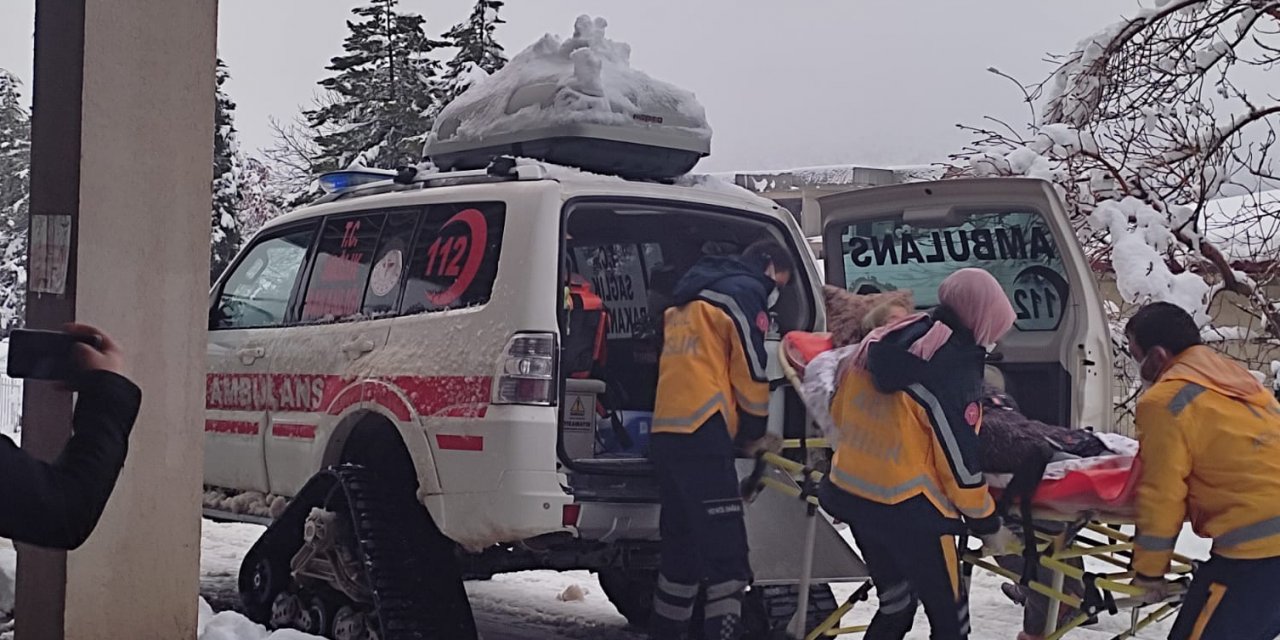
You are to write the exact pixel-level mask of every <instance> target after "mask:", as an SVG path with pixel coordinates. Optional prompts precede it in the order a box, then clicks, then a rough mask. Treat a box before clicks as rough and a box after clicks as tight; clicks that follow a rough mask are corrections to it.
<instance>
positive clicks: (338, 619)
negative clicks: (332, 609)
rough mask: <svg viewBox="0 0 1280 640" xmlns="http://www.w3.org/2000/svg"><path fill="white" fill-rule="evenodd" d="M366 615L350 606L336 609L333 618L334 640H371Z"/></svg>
mask: <svg viewBox="0 0 1280 640" xmlns="http://www.w3.org/2000/svg"><path fill="white" fill-rule="evenodd" d="M370 634H371V631H370V629H369V621H368V619H367V617H366V614H365V613H364V612H362V611H357V610H356V609H355V608H353V607H351V606H344V607H342V608H341V609H338V613H336V614H334V617H333V638H334V640H371V635H370Z"/></svg>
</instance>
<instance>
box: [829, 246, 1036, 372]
mask: <svg viewBox="0 0 1280 640" xmlns="http://www.w3.org/2000/svg"><path fill="white" fill-rule="evenodd" d="M938 302H939V303H940V304H942V305H943V306H945V307H947V308H949V309H951V311H952V312H953V313H955V315H956V318H957V319H959V320H960V324H963V325H964V326H965V327H967V328H968V329H969V330H970V331H972V332H973V340H974V342H976V343H978V344H980V345H987V344H995V343H996V341H998V340H999V339H1000V338H1002V337H1004V334H1006V333H1008V332H1009V329H1010V328H1012V327H1013V322H1014V320H1017V318H1018V316H1017V314H1016V313H1014V311H1013V305H1011V304H1009V297H1008V296H1006V295H1005V294H1004V289H1003V288H1002V287H1001V286H1000V283H999V282H998V281H997V280H996V279H995V277H994V276H992V275H991V274H990V273H987V272H986V271H984V270H982V269H975V268H966V269H961V270H959V271H957V272H955V273H953V274H951V275H949V276H947V278H946V279H945V280H943V281H942V284H940V285H938ZM923 317H925V314H923V313H916V314H913V315H910V316H907V317H905V318H903V319H901V320H899V321H897V322H895V323H893V324H891V325H888V326H884V327H880V328H878V329H875V330H873V331H872V332H871V333H869V334H867V337H865V338H863V339H862V342H861V343H859V344H858V348H857V349H855V350H854V352H853V353H852V354H850V356H849V361H848V364H849V365H851V366H853V367H854V368H856V369H865V368H866V367H867V352H868V351H870V349H871V345H872V344H874V343H876V342H879V341H880V340H882V339H884V337H885V336H886V335H889V334H890V333H893V332H894V331H897V330H898V329H901V328H903V327H905V326H907V325H910V324H911V323H913V322H916V321H918V320H920V319H921V318H923ZM951 334H952V331H951V327H948V326H947V325H946V324H945V323H942V322H935V323H933V326H932V327H930V328H929V331H927V332H926V333H925V334H924V335H923V336H921V337H920V339H919V340H916V341H915V342H913V343H912V344H911V346H910V347H909V348H908V349H907V350H908V351H909V352H911V354H912V355H914V356H916V357H917V358H920V359H921V360H926V361H927V360H929V359H931V358H933V355H934V354H935V353H937V352H938V349H941V348H942V345H944V344H946V343H947V340H950V339H951Z"/></svg>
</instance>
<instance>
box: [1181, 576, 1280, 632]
mask: <svg viewBox="0 0 1280 640" xmlns="http://www.w3.org/2000/svg"><path fill="white" fill-rule="evenodd" d="M1277 637H1280V557H1275V558H1261V559H1258V560H1233V559H1231V558H1223V557H1221V556H1213V557H1212V558H1210V559H1209V561H1208V562H1206V563H1204V564H1202V565H1200V567H1199V568H1198V569H1196V573H1195V578H1194V579H1193V580H1192V582H1191V588H1190V589H1189V590H1188V591H1187V596H1186V599H1185V600H1183V603H1182V611H1180V612H1179V613H1178V620H1177V622H1174V623H1173V630H1171V631H1170V632H1169V638H1170V640H1274V639H1275V638H1277Z"/></svg>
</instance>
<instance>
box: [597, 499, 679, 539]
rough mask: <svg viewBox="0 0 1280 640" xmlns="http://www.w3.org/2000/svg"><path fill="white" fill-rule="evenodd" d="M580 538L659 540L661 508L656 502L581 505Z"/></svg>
mask: <svg viewBox="0 0 1280 640" xmlns="http://www.w3.org/2000/svg"><path fill="white" fill-rule="evenodd" d="M578 504H579V505H580V509H581V511H580V513H579V516H578V527H577V530H578V537H579V538H581V539H583V540H591V541H597V542H618V541H620V540H643V541H657V540H658V516H659V515H660V514H661V512H662V508H661V506H659V505H658V504H656V503H652V502H635V503H619V502H580V503H578Z"/></svg>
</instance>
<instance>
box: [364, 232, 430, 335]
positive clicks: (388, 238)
mask: <svg viewBox="0 0 1280 640" xmlns="http://www.w3.org/2000/svg"><path fill="white" fill-rule="evenodd" d="M420 217H422V210H421V209H414V210H412V211H400V212H396V213H392V214H390V215H388V216H387V222H386V224H385V225H383V227H382V238H381V239H380V240H378V250H377V251H376V252H375V253H374V258H373V269H372V270H371V271H370V272H369V287H368V289H366V290H365V293H364V308H363V309H362V313H364V315H366V316H369V317H371V318H377V317H382V316H386V315H392V314H395V313H396V309H397V308H398V307H399V302H400V292H401V291H402V290H403V286H402V285H403V284H404V280H405V277H404V276H405V273H406V271H407V270H406V269H405V267H406V265H407V264H408V262H409V246H410V245H411V244H412V243H413V232H414V229H415V228H417V226H418V219H419V218H420Z"/></svg>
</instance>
